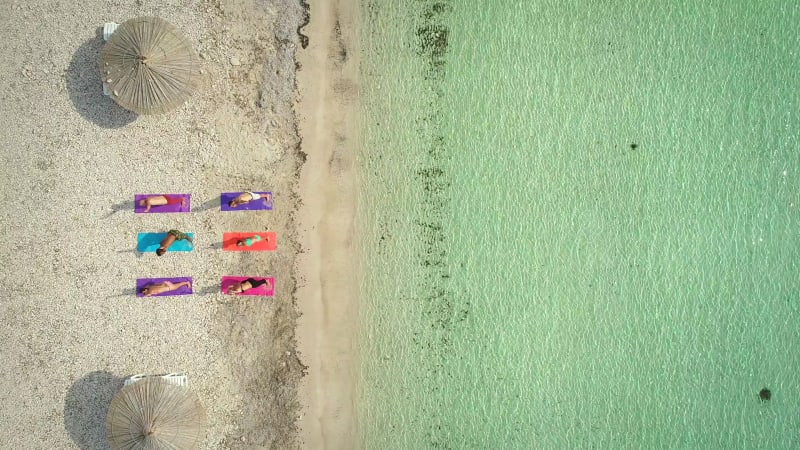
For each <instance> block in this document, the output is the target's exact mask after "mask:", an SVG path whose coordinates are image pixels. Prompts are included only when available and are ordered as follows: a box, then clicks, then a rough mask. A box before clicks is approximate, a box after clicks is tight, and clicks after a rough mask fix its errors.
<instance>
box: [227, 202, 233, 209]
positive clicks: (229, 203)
mask: <svg viewBox="0 0 800 450" xmlns="http://www.w3.org/2000/svg"><path fill="white" fill-rule="evenodd" d="M228 206H230V207H231V208H233V200H231V201H229V202H228Z"/></svg>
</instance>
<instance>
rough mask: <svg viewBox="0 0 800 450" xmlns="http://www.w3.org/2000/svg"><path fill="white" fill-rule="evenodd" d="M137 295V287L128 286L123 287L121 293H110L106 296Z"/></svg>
mask: <svg viewBox="0 0 800 450" xmlns="http://www.w3.org/2000/svg"><path fill="white" fill-rule="evenodd" d="M135 296H136V289H134V288H127V289H123V290H122V292H120V293H119V294H114V295H109V296H107V297H106V298H119V297H135Z"/></svg>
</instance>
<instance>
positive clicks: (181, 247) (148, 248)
mask: <svg viewBox="0 0 800 450" xmlns="http://www.w3.org/2000/svg"><path fill="white" fill-rule="evenodd" d="M186 234H188V235H189V237H190V238H192V239H194V233H186ZM165 237H167V233H139V235H138V236H137V237H136V250H138V251H139V252H141V253H155V251H156V250H157V249H158V246H159V245H161V241H162V240H164V238H165ZM190 251H192V244H190V243H189V241H186V240H184V241H175V242H173V243H172V245H170V246H169V248H168V249H167V253H169V252H190Z"/></svg>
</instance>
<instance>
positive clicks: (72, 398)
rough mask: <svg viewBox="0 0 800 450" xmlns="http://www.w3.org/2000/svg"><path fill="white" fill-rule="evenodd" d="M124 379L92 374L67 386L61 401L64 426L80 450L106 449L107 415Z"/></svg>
mask: <svg viewBox="0 0 800 450" xmlns="http://www.w3.org/2000/svg"><path fill="white" fill-rule="evenodd" d="M123 381H124V378H120V377H115V376H114V375H112V374H110V373H108V372H104V371H95V372H91V373H89V374H86V375H84V376H83V377H82V378H80V379H79V380H77V381H75V383H73V384H72V386H70V388H69V390H68V391H67V395H66V397H65V398H64V427H65V428H66V429H67V432H69V435H70V437H71V438H72V440H73V441H74V442H75V444H76V445H77V447H78V448H80V449H81V450H108V449H110V448H111V447H110V445H109V443H108V439H107V438H106V416H107V415H108V407H109V405H110V404H111V400H112V399H113V398H114V395H116V393H117V392H118V391H119V390H120V389H121V388H122V384H123Z"/></svg>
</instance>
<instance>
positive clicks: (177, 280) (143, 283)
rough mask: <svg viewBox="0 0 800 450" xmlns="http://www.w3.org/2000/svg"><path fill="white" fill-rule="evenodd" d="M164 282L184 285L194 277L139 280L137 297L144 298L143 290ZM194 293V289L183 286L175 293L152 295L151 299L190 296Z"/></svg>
mask: <svg viewBox="0 0 800 450" xmlns="http://www.w3.org/2000/svg"><path fill="white" fill-rule="evenodd" d="M162 281H171V282H173V283H182V282H184V281H189V282H191V281H192V277H177V278H137V279H136V296H137V297H144V295H143V294H142V288H145V287H147V286H148V285H151V284H154V283H160V282H162ZM191 293H192V288H190V287H187V286H181V287H179V288H178V289H175V290H174V291H169V292H164V293H163V294H155V295H151V297H167V296H170V295H189V294H191Z"/></svg>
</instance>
